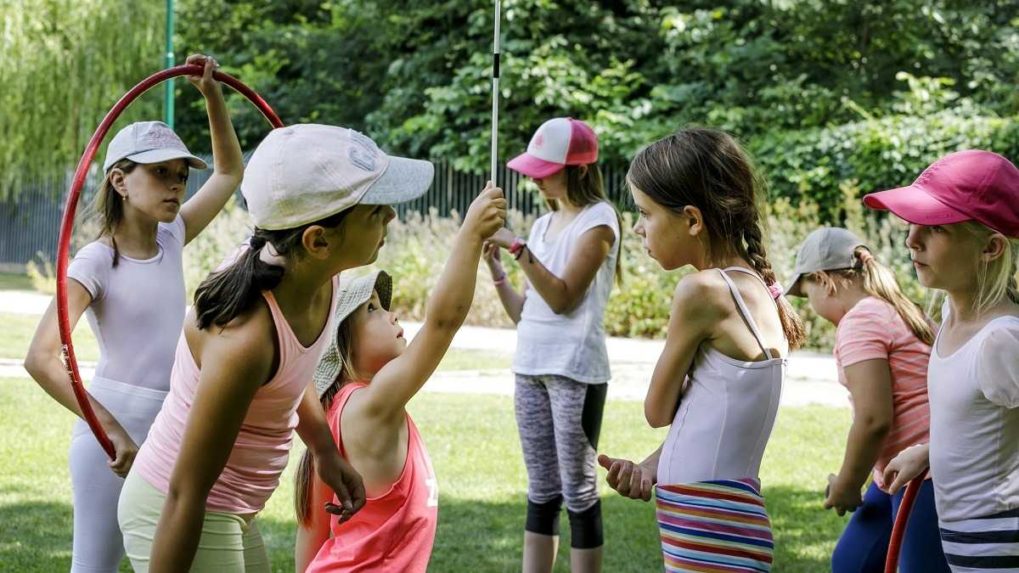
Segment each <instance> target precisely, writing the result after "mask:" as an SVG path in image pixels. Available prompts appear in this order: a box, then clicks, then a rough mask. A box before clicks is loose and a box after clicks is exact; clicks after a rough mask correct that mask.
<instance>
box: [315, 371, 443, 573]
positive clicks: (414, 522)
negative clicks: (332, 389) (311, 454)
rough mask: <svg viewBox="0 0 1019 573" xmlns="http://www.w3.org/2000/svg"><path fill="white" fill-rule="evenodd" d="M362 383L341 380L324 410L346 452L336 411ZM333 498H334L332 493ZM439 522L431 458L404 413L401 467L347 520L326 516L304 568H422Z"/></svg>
mask: <svg viewBox="0 0 1019 573" xmlns="http://www.w3.org/2000/svg"><path fill="white" fill-rule="evenodd" d="M364 387H365V385H364V384H359V383H349V384H347V385H345V386H344V387H343V388H342V389H341V390H340V392H339V393H338V394H337V395H336V399H334V400H333V405H332V407H331V408H329V412H328V413H327V416H328V418H329V427H330V428H331V429H332V432H333V439H335V440H336V444H337V445H338V446H339V448H340V454H341V455H342V456H343V457H344V458H346V457H347V453H346V450H345V449H344V447H343V436H341V435H340V416H341V415H342V414H343V407H344V406H345V405H346V403H347V400H349V399H350V396H351V394H353V393H354V392H355V391H357V390H360V389H361V388H364ZM333 501H334V502H335V503H339V500H338V499H335V496H334V499H333ZM438 522H439V490H438V483H437V482H436V480H435V473H434V472H433V471H432V462H431V460H430V459H429V457H428V451H427V450H426V449H425V444H424V442H423V441H422V440H421V435H420V434H419V433H418V429H417V427H416V426H415V425H414V421H413V420H411V419H410V416H409V415H408V416H407V461H406V462H405V463H404V466H403V472H402V473H401V474H400V477H399V478H398V479H397V480H396V483H394V484H393V486H392V488H390V490H389V491H387V492H386V493H384V494H382V495H380V496H378V497H371V498H368V500H367V502H366V503H365V504H364V507H363V508H361V510H360V511H358V512H357V513H356V514H355V515H354V517H353V518H351V519H350V521H348V522H347V523H344V524H342V525H340V524H339V522H338V519H337V517H336V516H335V515H333V516H330V518H329V528H330V530H331V532H332V535H331V536H330V537H329V539H328V540H327V541H326V542H325V543H324V544H323V545H322V547H321V548H320V549H319V551H318V554H317V555H315V559H314V560H313V561H312V562H311V564H310V565H309V566H308V569H307V571H306V573H324V572H327V571H329V572H336V571H344V572H354V571H400V572H401V573H418V572H420V573H424V572H425V571H426V570H427V569H428V559H429V558H430V557H431V556H432V543H433V542H434V541H435V528H436V526H437V525H438Z"/></svg>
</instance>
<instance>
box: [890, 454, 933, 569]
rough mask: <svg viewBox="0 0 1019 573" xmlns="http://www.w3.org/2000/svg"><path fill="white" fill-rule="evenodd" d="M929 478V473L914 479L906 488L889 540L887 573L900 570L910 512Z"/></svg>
mask: <svg viewBox="0 0 1019 573" xmlns="http://www.w3.org/2000/svg"><path fill="white" fill-rule="evenodd" d="M926 478H927V472H926V471H925V472H923V473H921V474H920V475H918V476H916V477H915V478H913V480H912V481H910V482H909V484H908V485H907V486H906V493H904V494H903V495H902V503H900V504H899V513H898V514H896V516H895V525H893V526H892V536H891V538H890V539H889V540H888V555H887V557H885V573H895V572H896V571H898V570H899V551H900V550H901V549H902V537H903V536H904V535H905V534H906V524H907V523H909V512H910V511H912V510H913V503H914V502H916V494H917V493H919V491H920V486H922V485H923V480H924V479H926Z"/></svg>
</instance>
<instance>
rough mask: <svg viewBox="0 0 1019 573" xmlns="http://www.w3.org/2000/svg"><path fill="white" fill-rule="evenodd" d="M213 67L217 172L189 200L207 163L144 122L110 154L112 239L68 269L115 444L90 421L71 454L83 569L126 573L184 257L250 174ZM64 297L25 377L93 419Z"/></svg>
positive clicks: (165, 130)
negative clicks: (66, 338)
mask: <svg viewBox="0 0 1019 573" xmlns="http://www.w3.org/2000/svg"><path fill="white" fill-rule="evenodd" d="M187 63H188V64H192V65H201V66H204V69H203V72H202V75H200V76H189V77H188V79H189V81H191V83H192V84H193V85H194V86H195V87H196V88H197V89H198V90H199V91H200V92H201V93H202V95H203V96H204V97H205V102H206V109H207V111H208V115H209V131H210V133H211V138H212V151H213V174H212V176H211V177H210V178H209V180H208V182H206V183H205V185H203V186H202V188H201V189H200V190H199V191H198V193H197V194H196V195H195V196H194V197H192V198H191V199H190V200H188V201H186V202H185V201H184V194H185V190H186V186H187V179H188V175H189V171H190V169H191V168H195V169H205V168H206V164H205V162H204V161H202V160H201V159H199V158H198V157H196V156H194V155H192V154H191V153H190V152H189V151H188V149H187V147H186V146H185V145H184V143H183V142H182V141H181V140H180V138H179V137H177V135H176V134H175V133H174V132H173V130H171V129H170V128H169V127H168V126H167V125H166V124H164V123H162V122H157V121H148V122H138V123H133V124H131V125H129V126H127V127H125V128H124V129H122V130H121V131H120V132H118V133H117V135H116V136H115V137H114V138H113V140H112V141H111V142H110V145H109V147H108V149H107V152H106V159H105V161H104V163H103V168H104V171H105V173H106V177H105V180H104V182H103V185H102V187H101V189H100V191H99V195H98V197H97V203H96V204H97V211H98V215H99V218H100V223H101V227H102V230H101V232H100V235H99V237H98V239H97V240H96V241H94V242H92V243H89V244H88V245H86V246H85V247H83V248H82V249H81V250H80V251H79V252H78V253H77V255H76V256H75V258H74V260H73V261H72V262H71V264H70V267H69V269H68V277H70V278H71V279H72V280H70V281H68V313H69V317H70V320H71V325H72V327H73V325H74V324H75V323H76V322H77V321H78V320H79V319H80V318H81V315H82V313H86V314H87V316H88V320H89V323H90V326H91V327H92V331H93V332H94V333H95V335H96V338H97V339H98V340H99V346H100V356H99V364H98V366H97V368H96V374H95V377H94V378H93V380H92V382H91V384H90V385H89V393H90V394H91V403H92V407H93V409H94V410H95V412H96V415H97V416H98V418H99V420H100V423H101V424H102V426H103V428H104V429H105V430H106V432H107V434H108V435H109V437H110V440H111V441H112V443H113V446H114V450H115V455H116V457H115V458H114V459H113V460H112V461H110V460H108V458H107V456H106V454H105V453H104V451H103V449H102V448H101V447H100V445H99V443H98V442H97V441H96V439H95V438H94V437H93V436H92V434H91V432H90V431H89V428H88V426H87V425H86V424H85V422H84V420H81V419H79V420H78V421H77V423H76V424H75V427H74V432H73V434H72V438H71V447H70V453H69V458H70V470H71V485H72V490H73V496H74V497H73V500H74V502H73V503H74V543H73V552H72V557H71V571H75V572H77V571H81V572H102V571H116V570H117V567H118V565H119V563H120V560H121V558H122V557H123V556H124V544H123V540H122V537H121V533H120V529H119V527H118V525H117V513H116V508H117V499H118V498H119V496H120V490H121V487H122V485H123V483H124V480H123V477H124V476H125V475H127V472H128V470H129V469H130V468H131V464H132V462H133V460H134V456H135V453H136V452H137V451H138V444H141V442H142V441H143V440H144V439H145V436H146V434H148V431H149V426H151V424H152V421H153V420H154V419H155V417H156V414H157V413H158V412H159V409H160V407H161V406H162V404H163V399H164V398H165V397H166V393H167V390H169V385H170V369H171V367H172V365H173V348H174V346H175V345H176V342H177V338H178V336H179V335H180V329H181V325H182V323H183V321H184V310H185V291H184V271H183V266H182V260H181V252H182V250H183V247H184V245H186V244H187V243H189V242H190V241H191V240H192V239H194V238H195V237H196V236H197V235H198V234H199V233H201V232H202V230H203V229H205V227H206V226H207V225H208V224H209V222H211V221H212V219H213V218H214V217H215V216H216V214H217V213H219V211H220V210H221V209H222V207H223V205H225V204H226V202H227V200H228V199H229V198H230V196H231V195H232V194H233V192H234V191H235V190H236V189H237V186H238V185H239V184H240V181H241V177H242V174H243V162H242V156H241V148H240V144H239V143H238V141H237V136H236V134H235V133H234V128H233V125H232V124H231V122H230V116H229V113H228V111H227V107H226V102H225V101H224V98H223V91H222V87H221V84H220V82H218V81H216V80H215V79H214V78H213V77H212V73H213V71H214V70H215V69H216V67H217V64H216V61H215V60H214V59H212V58H210V57H207V56H202V55H192V56H190V57H189V58H188V59H187ZM61 346H62V345H61V342H60V334H59V326H58V321H57V312H56V299H55V298H54V300H53V302H52V303H51V304H50V307H49V309H48V310H47V311H46V314H45V315H44V316H43V318H42V320H41V321H40V323H39V326H38V328H37V330H36V333H35V337H34V338H33V340H32V344H31V346H30V347H29V351H28V355H27V357H26V358H25V368H26V369H27V370H28V372H29V374H31V376H32V378H34V379H35V380H36V382H38V383H39V385H40V386H41V387H42V388H43V389H44V390H45V391H46V392H47V393H48V394H49V395H50V396H52V397H53V399H54V400H56V401H57V402H58V403H60V404H61V405H63V406H64V407H65V408H67V409H68V410H70V411H71V412H73V413H74V414H76V415H77V416H79V417H81V416H82V412H81V409H80V407H79V405H78V403H77V402H76V401H75V397H74V393H73V391H72V389H71V386H70V385H69V384H68V383H67V370H66V367H65V365H64V362H63V360H62V357H61Z"/></svg>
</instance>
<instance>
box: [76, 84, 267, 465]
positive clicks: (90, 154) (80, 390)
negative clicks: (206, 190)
mask: <svg viewBox="0 0 1019 573" xmlns="http://www.w3.org/2000/svg"><path fill="white" fill-rule="evenodd" d="M202 69H203V67H202V66H200V65H195V64H192V65H182V66H176V67H173V68H169V69H166V70H163V71H160V72H157V73H155V74H152V75H151V76H149V77H147V78H145V79H144V80H142V81H141V83H139V84H138V85H136V86H135V87H133V88H131V91H129V92H127V93H126V94H124V96H123V97H121V98H120V101H118V102H117V103H116V104H115V105H114V106H113V109H111V110H110V111H109V113H107V114H106V117H104V118H103V121H102V122H100V123H99V127H98V128H96V131H95V133H93V134H92V138H91V139H90V140H89V142H88V145H86V146H85V152H84V153H83V154H82V156H81V159H80V160H79V161H78V167H77V168H76V169H75V171H74V179H73V181H72V183H71V189H70V192H69V193H68V195H67V203H66V205H65V206H64V216H63V219H62V221H61V224H60V239H59V240H58V242H57V319H58V321H59V323H60V342H61V343H62V345H63V346H62V350H63V355H64V363H65V365H66V367H67V374H68V375H69V376H70V378H71V388H72V389H73V390H74V397H75V399H76V400H77V401H78V405H79V406H80V407H81V412H82V415H83V416H84V417H85V421H86V422H87V423H88V427H89V428H91V430H92V433H93V434H95V437H96V439H97V440H98V441H99V445H101V446H102V447H103V449H104V450H105V451H106V455H108V456H109V457H110V459H114V458H115V456H116V454H115V452H114V450H113V443H112V442H111V441H110V438H109V437H108V436H107V435H106V431H105V430H103V427H102V426H101V425H100V424H99V420H98V419H97V418H96V415H95V412H94V411H93V410H92V405H91V404H90V403H89V401H88V393H87V392H86V391H85V386H84V385H83V384H82V381H81V374H80V373H79V372H78V361H77V359H76V358H75V356H74V346H73V344H72V343H71V325H70V320H69V319H68V317H67V265H68V258H69V250H70V245H71V231H72V230H73V228H74V214H75V211H76V210H77V207H78V196H79V194H80V193H81V189H82V187H84V185H85V178H86V176H87V175H88V169H89V165H91V164H92V160H93V159H95V155H96V152H97V151H98V150H99V145H100V144H101V143H102V142H103V139H104V138H105V137H106V133H107V132H108V131H109V130H110V126H112V125H113V122H115V121H116V120H117V118H119V117H120V114H121V113H123V112H124V109H126V108H127V106H129V105H130V104H131V103H132V102H134V100H136V99H138V97H139V96H141V95H142V94H143V93H145V92H146V91H148V90H149V89H150V88H152V87H153V86H156V85H158V84H160V83H162V82H164V81H166V80H168V79H171V78H175V77H178V76H185V75H194V76H200V75H201V74H202ZM212 77H214V78H215V79H216V80H218V81H220V82H222V83H224V84H226V85H228V86H230V87H231V88H233V89H234V90H235V91H237V92H239V93H240V94H241V95H243V96H244V97H246V98H248V100H250V101H251V103H252V104H254V106H255V107H257V108H258V110H259V111H260V112H262V115H263V116H265V118H266V120H268V121H269V123H270V124H272V126H273V127H283V122H282V121H280V118H279V116H278V115H276V112H275V111H273V109H272V108H271V107H270V106H269V104H268V103H266V102H265V100H264V99H262V96H260V95H258V94H257V93H255V91H254V90H252V89H251V88H249V87H248V86H246V85H244V84H243V83H241V82H240V80H238V79H236V78H234V77H233V76H230V75H227V74H225V73H223V72H218V71H217V72H213V73H212Z"/></svg>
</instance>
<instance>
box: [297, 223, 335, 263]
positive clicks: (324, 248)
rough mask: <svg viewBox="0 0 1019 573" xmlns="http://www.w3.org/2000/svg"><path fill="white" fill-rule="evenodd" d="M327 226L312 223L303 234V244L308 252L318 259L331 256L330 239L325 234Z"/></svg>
mask: <svg viewBox="0 0 1019 573" xmlns="http://www.w3.org/2000/svg"><path fill="white" fill-rule="evenodd" d="M325 232H326V230H325V228H324V227H322V226H320V225H311V226H310V227H308V228H307V229H305V230H304V233H303V234H302V235H301V244H303V245H304V249H305V250H306V251H308V254H309V255H310V256H312V257H314V258H316V259H324V258H326V257H328V256H329V239H328V238H326V236H325Z"/></svg>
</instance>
